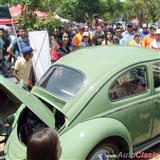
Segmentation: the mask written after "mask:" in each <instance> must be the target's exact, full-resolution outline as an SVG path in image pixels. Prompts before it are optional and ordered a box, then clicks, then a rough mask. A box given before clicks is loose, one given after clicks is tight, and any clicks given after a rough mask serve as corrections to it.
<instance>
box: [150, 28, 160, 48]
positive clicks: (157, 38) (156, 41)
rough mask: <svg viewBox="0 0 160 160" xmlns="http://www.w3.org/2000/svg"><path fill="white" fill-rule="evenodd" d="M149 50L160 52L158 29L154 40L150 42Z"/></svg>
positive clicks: (159, 33) (159, 32) (159, 29)
mask: <svg viewBox="0 0 160 160" xmlns="http://www.w3.org/2000/svg"><path fill="white" fill-rule="evenodd" d="M150 48H153V49H156V50H160V28H158V29H157V30H156V33H155V39H154V40H153V41H152V42H151V45H150Z"/></svg>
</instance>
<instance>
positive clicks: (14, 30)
mask: <svg viewBox="0 0 160 160" xmlns="http://www.w3.org/2000/svg"><path fill="white" fill-rule="evenodd" d="M8 8H9V4H8ZM10 14H11V13H10ZM11 24H12V28H13V32H14V34H15V36H16V39H17V44H18V48H19V51H20V55H21V56H22V49H21V46H20V43H19V41H18V36H17V32H16V29H15V26H14V23H13V19H12V15H11Z"/></svg>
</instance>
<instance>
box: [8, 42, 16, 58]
mask: <svg viewBox="0 0 160 160" xmlns="http://www.w3.org/2000/svg"><path fill="white" fill-rule="evenodd" d="M7 52H8V53H9V54H10V55H11V57H13V58H14V59H15V60H17V57H16V56H15V54H14V53H13V46H12V45H11V44H10V46H9V47H8V48H7Z"/></svg>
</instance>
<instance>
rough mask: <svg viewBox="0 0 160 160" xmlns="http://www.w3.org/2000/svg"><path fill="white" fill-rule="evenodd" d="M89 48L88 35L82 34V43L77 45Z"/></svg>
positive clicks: (89, 40)
mask: <svg viewBox="0 0 160 160" xmlns="http://www.w3.org/2000/svg"><path fill="white" fill-rule="evenodd" d="M88 46H91V38H90V33H89V32H88V31H87V32H83V36H82V41H81V42H80V43H79V45H78V47H79V48H81V47H88Z"/></svg>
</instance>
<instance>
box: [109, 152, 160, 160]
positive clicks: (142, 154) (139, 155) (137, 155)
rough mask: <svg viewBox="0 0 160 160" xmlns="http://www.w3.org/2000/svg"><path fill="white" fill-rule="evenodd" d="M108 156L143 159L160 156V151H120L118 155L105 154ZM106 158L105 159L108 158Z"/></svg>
mask: <svg viewBox="0 0 160 160" xmlns="http://www.w3.org/2000/svg"><path fill="white" fill-rule="evenodd" d="M107 156H108V158H123V159H125V158H126V159H127V158H129V157H130V158H138V159H144V158H147V159H148V158H149V159H150V158H160V153H156V152H153V153H146V152H137V153H132V154H131V153H123V152H120V153H119V154H118V155H107ZM108 158H107V159H108Z"/></svg>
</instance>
